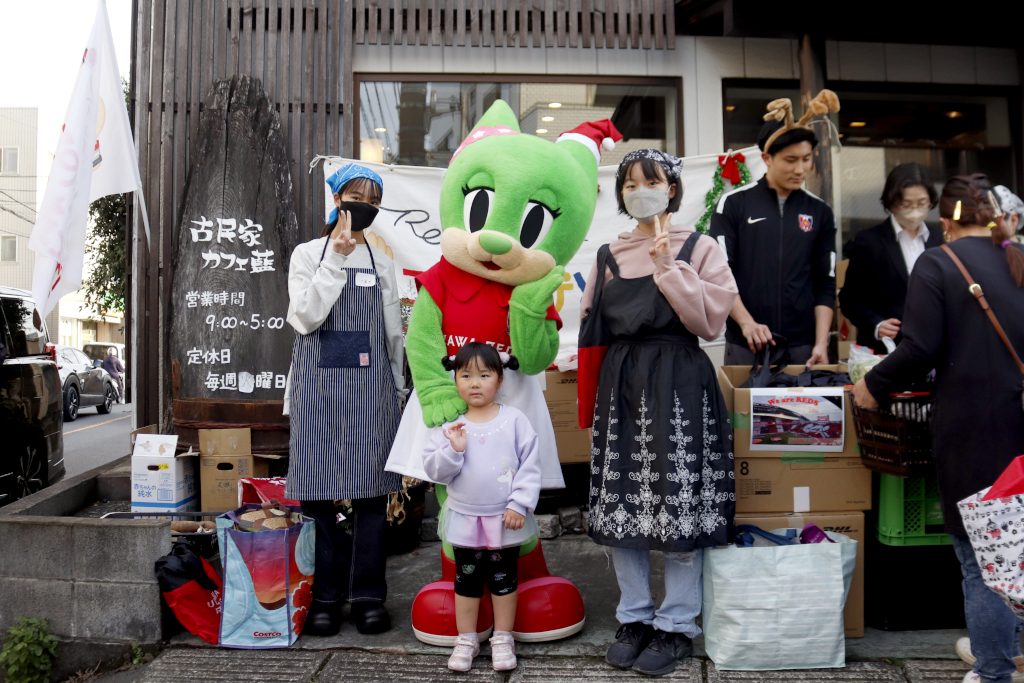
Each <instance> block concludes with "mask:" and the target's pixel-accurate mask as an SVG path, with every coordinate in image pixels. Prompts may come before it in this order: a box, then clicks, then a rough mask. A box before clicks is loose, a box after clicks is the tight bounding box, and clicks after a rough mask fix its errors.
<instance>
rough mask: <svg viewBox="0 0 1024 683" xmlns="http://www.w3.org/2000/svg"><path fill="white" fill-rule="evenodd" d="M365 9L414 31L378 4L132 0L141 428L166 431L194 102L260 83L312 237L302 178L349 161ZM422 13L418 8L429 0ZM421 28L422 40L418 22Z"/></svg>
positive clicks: (314, 224) (312, 180) (317, 218)
mask: <svg viewBox="0 0 1024 683" xmlns="http://www.w3.org/2000/svg"><path fill="white" fill-rule="evenodd" d="M368 1H369V2H373V3H375V4H378V5H380V6H381V7H382V8H383V9H384V17H385V20H386V21H387V22H388V27H387V28H386V29H384V30H377V31H376V36H377V37H379V38H386V39H388V40H390V39H391V36H392V34H391V22H393V21H396V19H395V17H397V26H398V27H399V28H398V30H397V31H396V33H395V35H396V36H399V37H401V36H403V35H404V30H405V29H407V30H408V31H410V32H414V31H415V27H416V24H415V22H414V21H412V20H409V22H408V24H407V25H406V26H405V27H403V24H402V22H401V19H402V11H401V4H399V5H397V7H398V8H399V9H398V11H397V12H395V13H394V14H392V11H393V10H392V7H391V5H389V4H387V0H138V3H137V9H136V13H135V16H134V17H133V20H134V22H135V26H134V27H133V31H134V32H135V34H136V41H135V46H134V49H135V53H134V55H133V60H132V61H133V63H132V70H133V71H132V73H133V77H132V98H133V104H134V111H135V120H134V122H133V125H134V127H135V136H136V139H137V140H138V149H139V168H140V170H141V173H142V181H143V191H144V192H145V197H146V205H147V209H148V217H149V222H150V227H151V229H152V241H151V243H150V244H147V243H146V239H145V232H144V230H143V227H142V220H141V217H140V216H139V215H138V214H139V213H141V207H139V209H138V210H137V211H135V221H134V226H133V227H134V230H135V234H136V235H137V236H138V239H137V240H136V242H135V245H136V246H135V247H134V251H133V253H132V255H131V258H132V261H133V263H134V264H136V272H135V277H133V278H132V288H133V293H134V298H133V301H134V303H135V306H134V307H133V308H134V310H133V320H132V323H133V326H134V329H133V342H134V349H133V355H134V362H135V367H136V368H137V370H136V373H134V374H135V376H136V378H137V384H136V389H137V391H136V392H135V395H134V396H133V399H134V401H135V410H136V414H137V415H138V420H139V422H138V424H139V425H140V426H144V425H148V424H156V425H158V426H159V428H160V430H161V431H164V432H166V431H168V430H169V429H170V428H171V418H172V415H171V400H170V398H171V395H170V394H171V391H170V387H171V375H170V362H169V357H168V354H169V351H168V344H167V339H168V334H167V324H168V317H167V316H168V303H169V301H170V292H171V281H172V277H171V276H172V273H171V271H170V264H171V258H172V255H173V245H174V244H175V243H176V240H177V237H176V236H177V231H178V230H179V229H180V226H181V224H182V221H183V220H184V221H188V220H189V217H187V216H182V215H181V210H182V206H183V204H184V198H185V197H184V195H185V189H186V184H187V181H188V174H189V170H190V169H191V167H192V164H193V163H194V162H195V161H196V159H195V153H196V150H197V148H198V140H197V135H198V131H199V118H200V114H201V112H202V108H203V107H202V103H203V101H204V100H205V99H206V97H207V94H208V93H209V91H210V88H211V86H212V84H213V83H214V82H215V81H216V80H219V79H223V78H231V77H233V76H235V75H239V74H248V75H250V76H252V77H255V78H258V79H260V80H261V81H262V82H263V84H264V88H265V89H266V90H267V92H268V94H269V96H270V100H271V102H273V103H274V104H275V106H276V108H277V110H278V112H279V114H280V117H281V127H282V133H283V137H284V139H285V140H286V141H287V144H288V146H289V154H290V158H291V175H292V184H293V187H294V188H295V189H294V191H295V210H296V214H297V216H296V217H297V219H298V224H299V230H300V236H301V239H302V240H303V241H305V240H308V239H312V238H313V237H314V235H315V234H316V233H318V232H319V229H320V225H321V223H322V222H323V218H322V216H323V214H324V194H323V191H322V188H323V181H324V177H323V170H322V167H321V166H318V167H317V169H316V170H315V171H314V172H313V173H312V174H309V173H308V170H309V163H310V161H311V160H312V159H313V157H314V156H315V155H317V154H330V155H348V156H351V155H352V139H351V133H350V132H347V131H346V126H344V125H343V121H342V116H343V114H344V113H345V111H344V108H343V105H342V103H343V102H345V101H351V100H352V84H351V80H352V78H351V73H349V74H347V75H346V74H345V72H344V69H343V65H344V64H346V63H350V61H351V50H352V42H353V41H352V40H345V38H346V36H345V34H344V30H343V27H344V26H345V16H346V15H345V13H346V12H349V13H352V11H353V7H365V6H366V3H367V2H368ZM400 1H401V0H399V2H400ZM435 2H436V0H435ZM419 5H420V7H426V5H427V0H420V2H419ZM409 6H410V7H412V2H410V5H409ZM425 14H426V12H424V15H425ZM229 17H230V20H229ZM365 18H367V17H364V19H365ZM422 21H423V24H424V25H423V28H422V29H421V30H420V32H421V35H424V36H425V35H426V23H427V17H426V16H424V17H423V19H422ZM362 25H365V23H364V24H362ZM438 37H440V34H438ZM413 42H414V41H413ZM343 76H344V77H343ZM343 135H344V136H345V140H344V145H345V146H344V147H343V146H342V143H343V140H342V136H343Z"/></svg>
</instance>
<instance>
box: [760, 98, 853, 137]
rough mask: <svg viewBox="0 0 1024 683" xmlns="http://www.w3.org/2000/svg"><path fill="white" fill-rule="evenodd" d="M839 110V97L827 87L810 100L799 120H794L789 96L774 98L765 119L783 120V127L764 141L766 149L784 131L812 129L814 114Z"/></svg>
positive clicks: (819, 114)
mask: <svg viewBox="0 0 1024 683" xmlns="http://www.w3.org/2000/svg"><path fill="white" fill-rule="evenodd" d="M834 111H839V97H838V96H837V95H836V94H835V93H834V92H832V91H831V90H828V89H825V90H822V91H821V92H819V93H818V95H817V97H815V98H814V99H813V100H811V102H810V106H809V107H808V108H807V111H805V112H804V114H803V116H801V117H800V120H799V121H796V122H794V121H793V103H792V102H791V101H790V100H789V98H788V97H782V98H780V99H777V100H772V101H771V102H769V103H768V113H767V114H765V115H764V120H765V121H771V120H773V119H774V120H775V121H781V122H782V127H781V128H779V129H778V130H777V131H775V132H774V133H772V134H771V136H770V137H769V138H768V141H767V142H765V143H764V151H765V152H767V151H768V150H770V149H771V148H772V143H773V142H775V141H776V140H778V139H779V136H780V135H782V134H783V133H786V132H788V131H791V130H793V129H794V128H807V129H808V130H810V129H811V125H810V124H811V119H812V118H813V117H814V116H821V115H824V114H827V113H829V112H834Z"/></svg>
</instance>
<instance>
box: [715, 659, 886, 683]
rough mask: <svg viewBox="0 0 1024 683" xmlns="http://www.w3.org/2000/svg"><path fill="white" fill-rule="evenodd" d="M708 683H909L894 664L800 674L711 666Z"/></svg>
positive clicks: (855, 665) (858, 664)
mask: <svg viewBox="0 0 1024 683" xmlns="http://www.w3.org/2000/svg"><path fill="white" fill-rule="evenodd" d="M707 667H708V677H707V681H708V683H755V682H757V681H765V682H768V681H771V682H773V683H774V682H775V681H785V682H786V683H830V682H831V681H838V682H839V683H906V679H905V678H904V677H903V671H902V670H901V669H900V668H899V667H896V666H892V665H890V664H880V663H875V662H851V663H849V664H847V665H846V668H845V669H803V670H798V671H793V670H790V671H719V670H718V669H717V668H715V664H714V662H708V663H707Z"/></svg>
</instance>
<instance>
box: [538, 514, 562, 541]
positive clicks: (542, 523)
mask: <svg viewBox="0 0 1024 683" xmlns="http://www.w3.org/2000/svg"><path fill="white" fill-rule="evenodd" d="M533 518H534V519H535V520H537V535H538V536H540V537H541V538H558V536H559V535H560V534H561V533H562V524H561V523H560V522H559V521H558V515H534V516H533Z"/></svg>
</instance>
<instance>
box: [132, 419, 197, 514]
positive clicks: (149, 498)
mask: <svg viewBox="0 0 1024 683" xmlns="http://www.w3.org/2000/svg"><path fill="white" fill-rule="evenodd" d="M177 445H178V437H177V436H171V435H167V434H137V435H136V437H135V448H134V450H133V451H132V512H189V511H194V510H196V509H197V507H196V506H197V500H196V477H195V462H194V461H193V460H192V458H191V456H185V455H177V454H176V453H175V451H176V450H177Z"/></svg>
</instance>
